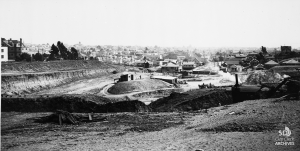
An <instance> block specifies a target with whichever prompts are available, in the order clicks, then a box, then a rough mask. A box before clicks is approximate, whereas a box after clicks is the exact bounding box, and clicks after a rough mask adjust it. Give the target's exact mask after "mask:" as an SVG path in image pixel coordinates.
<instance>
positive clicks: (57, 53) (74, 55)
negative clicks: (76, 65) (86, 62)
mask: <svg viewBox="0 0 300 151" xmlns="http://www.w3.org/2000/svg"><path fill="white" fill-rule="evenodd" d="M60 59H63V60H77V59H78V51H77V50H76V49H75V48H74V47H72V48H71V51H69V50H68V49H67V48H66V47H65V46H64V44H63V43H62V42H60V41H58V42H57V45H56V46H55V45H54V44H52V46H51V51H50V56H49V58H48V59H47V60H49V61H51V60H60Z"/></svg>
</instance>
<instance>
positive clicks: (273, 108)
mask: <svg viewBox="0 0 300 151" xmlns="http://www.w3.org/2000/svg"><path fill="white" fill-rule="evenodd" d="M299 107H300V101H299V100H298V101H293V100H289V101H288V100H285V101H278V100H277V101H276V100H275V99H266V100H251V101H244V102H241V103H237V104H232V105H226V106H220V107H214V108H210V109H209V110H208V112H207V113H205V112H203V110H199V111H196V112H190V113H188V112H181V113H117V114H116V113H114V114H112V113H106V114H95V116H102V117H106V119H107V120H105V121H99V122H92V123H81V124H79V125H63V126H60V125H58V124H57V123H37V122H35V120H36V119H39V118H41V117H45V116H46V115H49V114H50V113H16V112H10V113H7V112H2V113H1V114H2V115H1V116H2V118H1V133H2V134H1V136H2V137H1V142H2V145H1V150H197V149H198V150H200V149H203V150H270V151H274V150H278V151H279V150H280V151H281V150H295V151H296V150H299V147H300V135H299V134H300V118H299V115H300V108H299ZM285 126H287V127H288V128H289V129H290V130H291V135H290V136H288V137H286V136H281V137H284V138H293V142H294V145H291V146H277V145H275V143H276V141H277V140H278V138H280V136H279V132H278V131H279V130H284V128H285Z"/></svg>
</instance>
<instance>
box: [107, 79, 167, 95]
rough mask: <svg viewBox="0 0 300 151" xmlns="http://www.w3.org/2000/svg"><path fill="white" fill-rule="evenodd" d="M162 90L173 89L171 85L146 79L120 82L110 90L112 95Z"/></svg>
mask: <svg viewBox="0 0 300 151" xmlns="http://www.w3.org/2000/svg"><path fill="white" fill-rule="evenodd" d="M161 88H171V86H170V84H168V83H166V82H164V81H161V80H156V79H145V80H135V81H126V82H119V83H117V84H115V85H114V86H112V87H111V88H109V89H108V92H109V93H111V94H125V93H129V92H141V91H151V90H157V89H161Z"/></svg>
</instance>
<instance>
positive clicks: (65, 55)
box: [15, 41, 79, 62]
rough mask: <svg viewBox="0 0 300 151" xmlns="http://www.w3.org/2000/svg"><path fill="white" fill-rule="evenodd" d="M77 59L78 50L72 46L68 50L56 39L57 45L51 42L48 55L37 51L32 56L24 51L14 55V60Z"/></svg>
mask: <svg viewBox="0 0 300 151" xmlns="http://www.w3.org/2000/svg"><path fill="white" fill-rule="evenodd" d="M60 59H63V60H78V59H79V54H78V51H77V50H76V49H75V48H74V47H72V48H71V51H69V50H68V49H67V48H66V47H65V46H64V44H63V43H62V42H60V41H58V42H57V45H56V46H55V45H54V44H52V46H51V50H50V55H48V54H45V53H44V54H41V53H40V52H37V53H36V54H33V55H32V56H31V55H30V54H28V53H26V52H23V53H21V54H20V55H18V56H16V59H15V61H28V62H29V61H44V60H47V61H51V60H60Z"/></svg>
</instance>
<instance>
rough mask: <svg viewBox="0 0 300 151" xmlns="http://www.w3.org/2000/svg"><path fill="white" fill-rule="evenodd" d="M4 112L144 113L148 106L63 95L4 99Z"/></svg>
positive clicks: (91, 96)
mask: <svg viewBox="0 0 300 151" xmlns="http://www.w3.org/2000/svg"><path fill="white" fill-rule="evenodd" d="M1 104H2V107H1V110H2V111H3V112H11V111H15V112H54V111H56V110H64V111H68V112H76V113H81V112H83V113H85V112H94V113H108V112H143V111H147V110H148V108H147V107H146V105H145V104H144V103H142V102H140V101H120V102H113V101H112V100H109V99H107V98H104V97H100V96H96V95H91V94H89V95H74V94H72V95H61V96H44V97H37V96H33V97H28V98H24V97H22V98H21V97H20V98H2V99H1Z"/></svg>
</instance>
